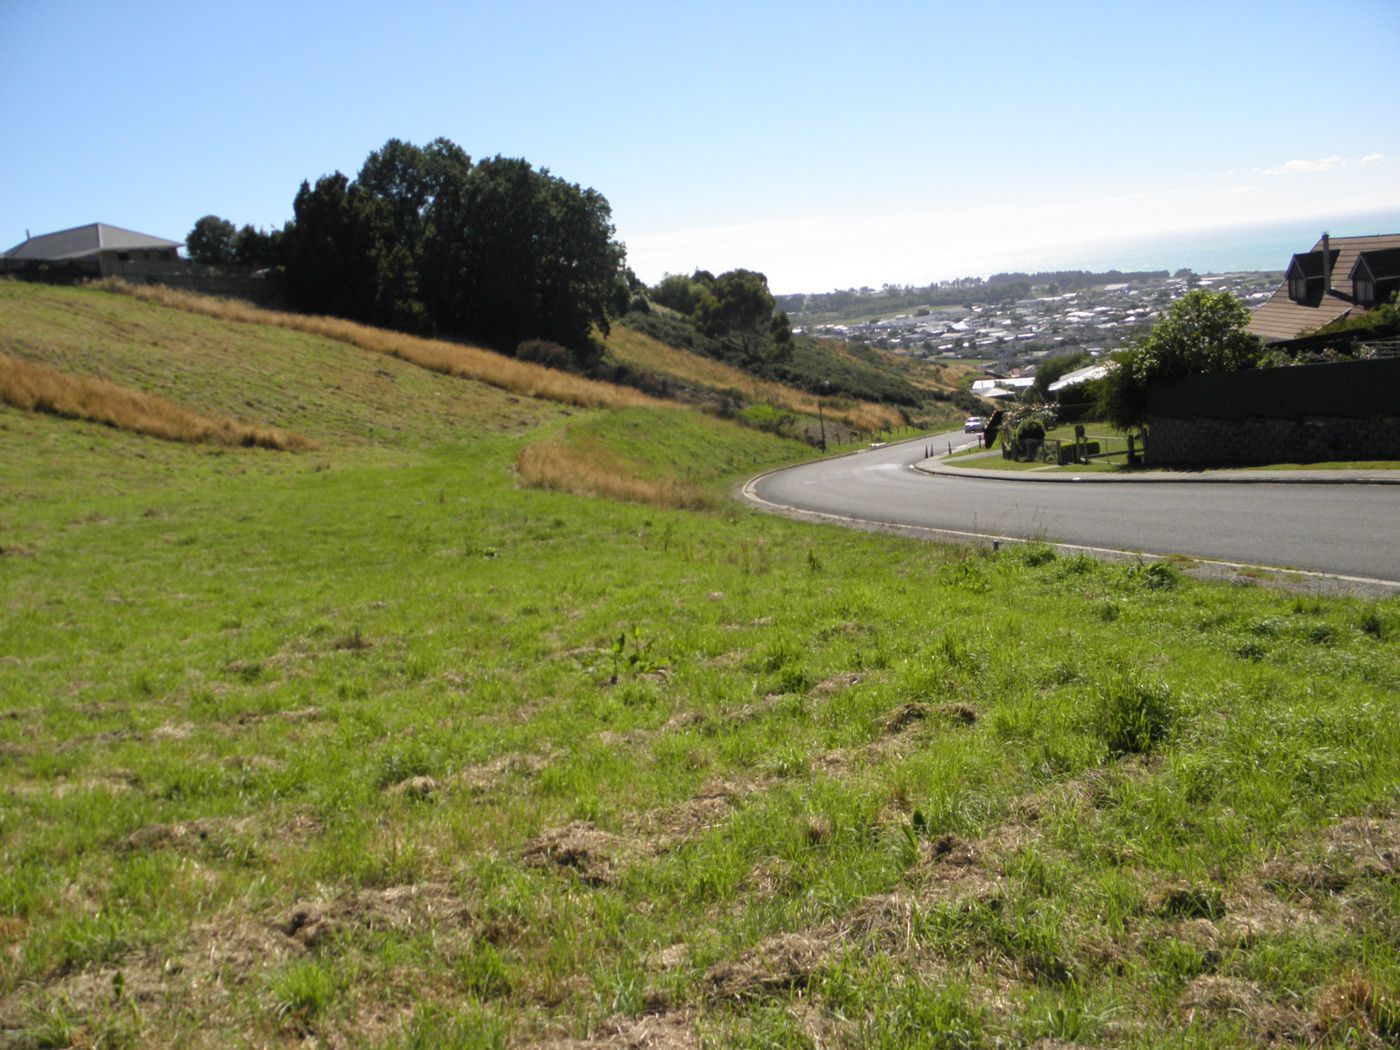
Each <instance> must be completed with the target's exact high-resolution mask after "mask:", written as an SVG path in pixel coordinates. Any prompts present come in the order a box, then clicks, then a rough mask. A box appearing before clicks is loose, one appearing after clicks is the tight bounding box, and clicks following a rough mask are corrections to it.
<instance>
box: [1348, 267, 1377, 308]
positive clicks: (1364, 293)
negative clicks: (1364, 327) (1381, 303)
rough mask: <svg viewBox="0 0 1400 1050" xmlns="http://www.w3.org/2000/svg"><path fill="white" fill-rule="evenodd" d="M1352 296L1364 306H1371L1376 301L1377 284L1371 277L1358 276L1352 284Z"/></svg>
mask: <svg viewBox="0 0 1400 1050" xmlns="http://www.w3.org/2000/svg"><path fill="white" fill-rule="evenodd" d="M1351 291H1352V295H1353V296H1354V297H1355V299H1356V301H1357V302H1358V303H1360V304H1361V305H1362V306H1370V305H1371V304H1372V303H1374V302H1375V301H1376V282H1375V281H1373V280H1371V278H1370V277H1362V276H1361V275H1359V274H1358V275H1357V277H1356V279H1355V280H1353V281H1352V282H1351Z"/></svg>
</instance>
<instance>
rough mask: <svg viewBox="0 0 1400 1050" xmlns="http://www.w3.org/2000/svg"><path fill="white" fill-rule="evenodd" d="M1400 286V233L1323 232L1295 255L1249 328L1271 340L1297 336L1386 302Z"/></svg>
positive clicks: (1275, 340)
mask: <svg viewBox="0 0 1400 1050" xmlns="http://www.w3.org/2000/svg"><path fill="white" fill-rule="evenodd" d="M1397 289H1400V233H1389V234H1378V235H1375V236H1368V237H1330V236H1328V235H1327V234H1325V233H1324V234H1323V235H1322V239H1321V240H1319V241H1318V242H1317V243H1316V244H1315V245H1313V248H1312V250H1311V251H1308V252H1300V253H1299V254H1297V255H1295V256H1293V258H1292V259H1291V260H1290V261H1289V263H1288V269H1287V271H1286V272H1285V273H1284V281H1283V284H1281V285H1279V287H1278V290H1277V291H1275V292H1274V294H1273V295H1272V296H1271V297H1270V298H1269V300H1268V302H1266V303H1264V305H1263V306H1261V307H1259V309H1257V310H1255V311H1254V313H1253V315H1252V316H1251V317H1250V321H1249V331H1251V332H1253V333H1254V334H1255V335H1257V336H1258V337H1259V338H1260V339H1263V340H1264V341H1265V342H1268V343H1274V342H1281V341H1283V340H1288V339H1296V338H1298V336H1300V335H1302V334H1303V333H1305V332H1311V331H1313V330H1315V329H1318V328H1321V327H1322V326H1323V325H1328V324H1331V323H1332V322H1333V321H1340V320H1342V319H1343V318H1346V317H1351V316H1353V315H1355V314H1358V313H1362V312H1364V311H1366V310H1369V309H1371V308H1372V307H1374V306H1377V305H1379V304H1380V303H1383V302H1385V301H1386V300H1388V299H1389V298H1390V296H1392V295H1394V294H1395V292H1396V291H1397Z"/></svg>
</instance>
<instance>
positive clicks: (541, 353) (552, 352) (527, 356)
mask: <svg viewBox="0 0 1400 1050" xmlns="http://www.w3.org/2000/svg"><path fill="white" fill-rule="evenodd" d="M515 356H516V357H517V358H519V359H520V360H521V361H530V362H533V363H534V364H537V365H544V366H545V367H546V368H560V369H564V370H565V371H567V370H569V369H571V368H572V367H573V365H574V355H573V354H572V353H571V352H570V351H569V348H568V347H565V346H560V345H559V344H558V343H551V342H550V341H549V340H548V339H526V340H524V341H523V342H521V344H520V345H519V346H517V347H516V348H515Z"/></svg>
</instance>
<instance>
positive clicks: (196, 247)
mask: <svg viewBox="0 0 1400 1050" xmlns="http://www.w3.org/2000/svg"><path fill="white" fill-rule="evenodd" d="M235 238H236V233H235V231H234V226H233V223H231V222H229V221H228V220H227V219H221V218H219V217H218V216H217V215H205V216H204V217H203V218H200V219H197V220H195V224H194V228H193V229H191V230H190V232H189V234H188V235H187V236H186V237H185V251H187V252H189V254H190V258H191V259H193V260H194V261H195V262H197V263H203V264H204V265H206V266H219V265H222V264H226V263H231V262H234V261H236V256H235V254H234V241H235Z"/></svg>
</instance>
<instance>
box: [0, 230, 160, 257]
mask: <svg viewBox="0 0 1400 1050" xmlns="http://www.w3.org/2000/svg"><path fill="white" fill-rule="evenodd" d="M181 243H182V242H181V241H167V240H165V239H164V238H163V237H152V236H151V235H150V234H147V233H137V232H136V231H135V230H126V229H123V228H122V227H120V226H108V225H107V224H106V223H105V222H92V223H88V225H86V226H74V227H73V228H72V229H71V230H59V231H58V232H56V233H43V234H40V235H39V236H38V237H31V238H29V240H27V241H25V242H24V243H23V244H17V245H15V246H14V247H13V248H11V249H10V250H9V251H7V252H5V253H4V255H3V256H0V258H5V259H47V260H52V261H57V260H60V259H79V258H82V257H83V256H85V255H96V254H97V253H98V252H99V251H132V250H136V249H142V248H146V249H149V248H178V247H180V245H181Z"/></svg>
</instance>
